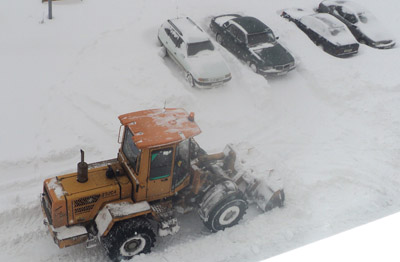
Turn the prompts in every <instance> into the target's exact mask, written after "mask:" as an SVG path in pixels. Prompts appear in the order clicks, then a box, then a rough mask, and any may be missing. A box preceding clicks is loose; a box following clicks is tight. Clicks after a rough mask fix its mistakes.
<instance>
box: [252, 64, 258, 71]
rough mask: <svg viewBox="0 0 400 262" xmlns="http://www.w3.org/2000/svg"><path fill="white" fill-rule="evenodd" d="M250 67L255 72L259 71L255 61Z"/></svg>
mask: <svg viewBox="0 0 400 262" xmlns="http://www.w3.org/2000/svg"><path fill="white" fill-rule="evenodd" d="M250 68H251V70H252V71H253V72H254V73H258V68H257V66H256V64H255V63H250Z"/></svg>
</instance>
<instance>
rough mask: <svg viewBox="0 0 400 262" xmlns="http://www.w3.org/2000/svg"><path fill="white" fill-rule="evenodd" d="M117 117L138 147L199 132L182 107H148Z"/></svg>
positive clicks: (180, 138)
mask: <svg viewBox="0 0 400 262" xmlns="http://www.w3.org/2000/svg"><path fill="white" fill-rule="evenodd" d="M118 118H119V120H120V121H121V124H122V125H124V126H126V127H128V128H129V129H130V130H131V131H132V133H133V141H134V142H135V144H136V146H137V147H138V148H140V149H143V148H149V147H157V146H162V145H167V144H173V143H177V142H180V141H183V140H185V139H188V138H191V137H194V136H196V135H198V134H200V133H201V130H200V128H199V126H198V125H197V124H196V122H194V119H193V120H191V119H189V114H188V113H187V112H186V110H185V109H182V108H164V109H149V110H143V111H138V112H133V113H128V114H124V115H120V116H119V117H118Z"/></svg>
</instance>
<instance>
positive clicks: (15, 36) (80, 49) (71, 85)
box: [0, 0, 400, 262]
mask: <svg viewBox="0 0 400 262" xmlns="http://www.w3.org/2000/svg"><path fill="white" fill-rule="evenodd" d="M318 4H319V1H316V0H313V1H307V0H299V1H296V4H295V5H296V6H293V1H289V0H282V1H258V0H250V1H246V2H241V1H227V0H221V1H217V2H215V1H203V2H202V3H201V4H199V2H198V1H194V0H188V1H160V2H153V1H145V0H137V1H128V0H118V1H108V0H83V1H78V0H61V1H57V2H54V3H53V7H54V8H53V15H54V19H53V20H51V21H50V20H48V19H47V18H46V15H47V5H46V4H42V3H41V1H30V0H20V1H13V0H5V1H0V10H1V11H0V30H1V32H2V34H3V36H4V37H3V38H2V41H0V57H1V62H0V72H2V76H1V77H0V86H1V88H2V99H3V100H2V101H3V102H2V103H1V104H0V110H1V112H2V114H1V117H0V121H1V123H2V128H1V129H0V145H1V148H2V150H1V151H0V157H1V160H0V167H1V170H2V173H3V176H2V177H3V179H2V182H0V192H1V193H0V201H1V203H2V204H1V206H0V231H1V232H2V234H1V238H0V248H1V253H0V260H1V261H60V260H62V261H107V258H106V256H105V253H104V251H103V249H102V248H101V247H96V248H93V249H86V248H85V247H84V245H80V246H74V247H69V248H66V249H58V247H57V246H56V245H55V244H54V243H53V240H52V239H51V236H50V235H49V234H48V232H47V229H46V227H44V226H43V224H42V219H43V215H42V213H41V210H40V205H39V194H40V192H41V191H42V186H43V184H42V183H43V180H44V179H45V178H49V177H54V176H56V175H60V174H63V173H67V172H69V171H71V170H74V169H75V167H76V163H77V162H78V161H79V159H80V158H79V156H80V155H79V150H80V149H81V148H82V149H84V150H85V152H86V161H87V162H88V163H90V162H95V161H99V160H103V159H110V158H113V157H115V155H116V154H117V150H118V146H119V144H118V143H117V138H118V130H119V125H120V124H119V121H118V119H117V116H118V115H121V114H124V113H128V112H133V111H138V110H143V109H149V108H162V107H163V106H164V104H166V106H167V107H177V108H179V107H182V108H185V109H186V111H188V112H195V114H196V123H198V124H199V126H200V128H201V130H202V134H201V135H199V136H198V137H197V139H196V140H197V141H198V143H199V144H200V145H201V146H202V147H203V148H204V149H205V150H207V151H208V152H219V151H221V150H223V148H224V146H225V145H226V144H228V143H234V144H236V145H243V148H246V147H247V148H254V150H253V151H252V150H250V153H249V154H247V153H246V154H243V155H244V161H246V165H249V166H252V167H254V169H255V170H256V169H257V170H259V171H264V170H269V169H274V170H277V171H280V175H281V177H282V181H283V186H284V189H285V193H286V203H285V207H284V208H282V209H274V210H273V211H271V212H268V213H265V214H261V213H259V211H258V210H257V209H256V208H249V209H248V213H247V214H246V215H245V217H244V219H243V221H241V222H240V223H239V225H237V226H235V227H233V228H229V229H227V230H225V231H224V232H218V233H216V234H210V233H209V232H208V231H207V230H206V229H205V227H204V226H203V225H202V222H201V221H200V218H199V217H198V215H197V214H196V213H195V212H193V213H192V214H188V215H181V216H179V217H178V220H179V223H180V226H181V229H180V231H179V232H178V233H177V234H176V235H174V236H168V237H165V238H157V242H156V243H155V244H156V245H155V247H154V249H153V252H152V253H151V254H148V255H142V256H139V257H138V258H135V259H134V260H135V261H193V262H196V261H209V262H214V261H256V260H260V259H265V258H268V257H271V256H273V255H276V254H279V253H282V252H285V251H288V250H291V249H293V248H296V247H299V246H302V245H305V244H307V243H310V242H312V241H316V240H318V239H321V238H324V237H326V236H331V235H333V234H336V233H338V232H341V231H344V230H346V229H349V228H352V227H355V226H358V225H361V224H363V223H366V222H369V221H372V220H375V219H377V218H381V217H383V216H386V215H388V214H391V213H394V212H397V211H399V210H400V197H399V196H400V181H399V178H398V170H399V167H400V165H399V159H400V149H399V145H400V135H399V134H400V103H399V102H398V101H400V93H399V90H400V74H399V73H398V69H399V68H400V51H399V50H400V49H399V48H394V49H390V50H376V49H372V48H369V47H367V46H365V45H360V49H359V53H358V54H357V55H356V56H354V57H351V58H349V59H338V58H335V57H332V56H330V55H328V54H326V53H324V52H323V50H321V49H320V48H319V47H317V46H315V45H314V44H313V43H312V42H311V41H310V40H309V38H308V37H307V36H306V35H305V34H304V33H303V32H302V31H301V30H299V29H298V28H297V26H296V25H295V24H293V23H288V22H287V21H286V20H285V19H283V18H281V17H280V16H279V15H277V14H276V11H277V10H282V9H285V8H291V7H302V8H304V9H312V8H315V7H317V5H318ZM362 4H363V5H364V6H365V7H366V8H368V9H369V10H374V15H375V16H376V17H377V18H378V19H379V21H380V22H381V23H382V24H383V25H385V26H386V27H387V29H388V30H390V31H392V32H395V33H396V35H395V38H397V39H400V38H399V34H400V32H399V31H398V28H397V27H398V24H399V22H400V21H399V20H400V18H399V16H398V15H397V13H396V12H397V11H396V10H397V9H396V7H397V6H398V2H397V1H395V0H387V1H386V2H385V5H382V4H381V3H380V2H376V1H372V0H368V1H363V3H362ZM238 10H241V12H240V14H246V15H252V16H255V17H257V18H258V19H260V20H261V21H263V22H265V23H266V24H267V25H268V26H269V27H270V28H271V29H272V30H273V31H274V33H275V35H277V36H279V37H280V38H279V41H280V43H282V44H284V45H285V47H288V48H289V50H290V51H291V52H293V54H294V55H295V57H296V60H297V61H300V64H299V65H298V67H297V68H296V69H295V70H294V71H292V72H290V73H288V75H286V76H284V77H281V78H271V79H268V80H265V79H264V78H263V77H261V76H259V75H256V74H254V73H253V72H252V71H251V70H250V69H249V68H248V67H247V66H246V65H245V64H243V63H242V62H240V61H238V60H237V59H236V58H235V57H234V56H233V55H231V54H230V53H229V52H227V51H226V50H225V49H223V48H222V47H220V46H219V45H218V44H216V43H215V41H214V45H215V47H216V49H217V50H219V51H220V52H221V54H222V56H223V57H224V59H225V60H226V62H227V64H228V66H229V68H230V70H231V73H232V80H231V81H230V82H229V83H227V84H226V85H224V86H221V87H218V88H214V89H210V90H199V89H194V88H191V87H189V85H188V83H187V82H186V81H185V77H184V73H183V72H182V70H181V69H180V68H179V67H178V66H177V65H176V64H175V63H174V62H173V61H171V59H169V58H162V57H160V56H159V55H158V53H159V51H160V47H159V46H158V45H157V30H158V28H159V26H160V24H161V23H162V22H163V21H165V20H167V19H169V18H174V17H177V16H183V15H188V16H190V17H191V18H193V19H194V20H195V21H198V23H199V25H200V26H201V27H202V28H204V29H205V31H206V32H207V33H208V34H211V30H210V29H209V28H208V25H209V22H210V19H211V17H212V16H214V15H220V14H229V13H231V14H232V13H238ZM212 39H214V36H212ZM252 152H253V153H252ZM257 152H260V153H261V154H258V153H257Z"/></svg>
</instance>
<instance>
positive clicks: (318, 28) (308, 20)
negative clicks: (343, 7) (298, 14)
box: [300, 13, 357, 45]
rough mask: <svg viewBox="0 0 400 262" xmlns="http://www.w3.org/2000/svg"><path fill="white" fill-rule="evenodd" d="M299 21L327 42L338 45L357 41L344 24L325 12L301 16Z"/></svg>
mask: <svg viewBox="0 0 400 262" xmlns="http://www.w3.org/2000/svg"><path fill="white" fill-rule="evenodd" d="M300 21H301V22H302V23H303V24H304V25H305V26H307V27H309V28H311V29H312V30H313V31H315V32H316V33H318V34H319V35H321V36H323V37H324V38H325V39H327V40H328V41H329V42H331V43H334V44H339V45H348V44H354V43H357V41H356V40H355V38H354V36H353V35H352V34H351V32H350V31H349V30H348V29H347V27H346V26H345V24H343V23H342V22H340V21H339V20H337V19H336V18H334V17H333V16H331V15H329V14H326V13H316V14H312V15H306V16H303V17H302V18H301V19H300Z"/></svg>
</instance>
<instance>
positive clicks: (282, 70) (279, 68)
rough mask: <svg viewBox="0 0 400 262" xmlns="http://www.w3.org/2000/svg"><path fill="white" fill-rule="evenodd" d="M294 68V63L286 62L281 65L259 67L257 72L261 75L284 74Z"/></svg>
mask: <svg viewBox="0 0 400 262" xmlns="http://www.w3.org/2000/svg"><path fill="white" fill-rule="evenodd" d="M295 68H296V64H288V65H282V66H275V67H274V68H271V69H259V70H258V73H259V74H261V75H263V76H280V75H286V74H287V73H289V72H290V71H292V70H293V69H295Z"/></svg>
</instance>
